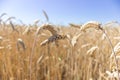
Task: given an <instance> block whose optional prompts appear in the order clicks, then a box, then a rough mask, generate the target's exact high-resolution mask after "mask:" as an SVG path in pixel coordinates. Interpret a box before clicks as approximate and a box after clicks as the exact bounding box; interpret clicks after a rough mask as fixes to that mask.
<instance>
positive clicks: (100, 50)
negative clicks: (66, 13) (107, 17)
mask: <svg viewBox="0 0 120 80" xmlns="http://www.w3.org/2000/svg"><path fill="white" fill-rule="evenodd" d="M9 22H10V23H9V24H6V23H3V22H1V23H0V80H116V79H118V76H119V69H120V66H119V65H120V62H119V59H120V56H119V51H120V26H118V27H114V25H112V24H113V23H112V22H111V23H108V24H102V25H100V24H99V23H98V22H95V21H93V22H86V23H84V24H81V25H77V24H72V23H71V24H70V25H68V26H66V27H64V26H61V25H55V24H49V23H44V24H42V25H37V24H33V25H18V24H14V23H12V21H9ZM110 25H112V26H110ZM101 26H102V27H101ZM119 78H120V77H119Z"/></svg>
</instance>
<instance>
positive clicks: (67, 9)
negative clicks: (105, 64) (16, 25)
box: [0, 0, 120, 24]
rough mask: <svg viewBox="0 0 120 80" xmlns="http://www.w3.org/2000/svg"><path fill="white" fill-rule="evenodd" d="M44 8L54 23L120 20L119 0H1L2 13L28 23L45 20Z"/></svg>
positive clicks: (0, 11) (0, 9) (0, 10)
mask: <svg viewBox="0 0 120 80" xmlns="http://www.w3.org/2000/svg"><path fill="white" fill-rule="evenodd" d="M42 10H45V11H46V12H47V14H48V16H49V20H50V22H51V23H54V24H68V23H71V22H73V23H77V24H79V23H84V22H86V21H89V20H96V21H99V22H102V23H105V22H108V21H113V20H116V21H118V22H120V1H119V0H0V14H2V13H4V12H5V13H7V14H8V16H15V17H16V18H17V19H21V20H22V21H23V22H24V23H26V24H29V23H32V22H33V21H34V20H36V19H40V20H41V21H44V22H45V17H44V15H43V13H42Z"/></svg>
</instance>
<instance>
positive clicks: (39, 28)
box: [29, 27, 41, 80]
mask: <svg viewBox="0 0 120 80" xmlns="http://www.w3.org/2000/svg"><path fill="white" fill-rule="evenodd" d="M40 30H41V27H38V29H37V31H36V34H35V38H34V41H33V46H32V51H31V54H30V60H29V61H30V62H29V63H30V65H29V67H30V80H31V79H32V59H33V54H34V50H35V46H36V40H37V36H38V33H39V32H40Z"/></svg>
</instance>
